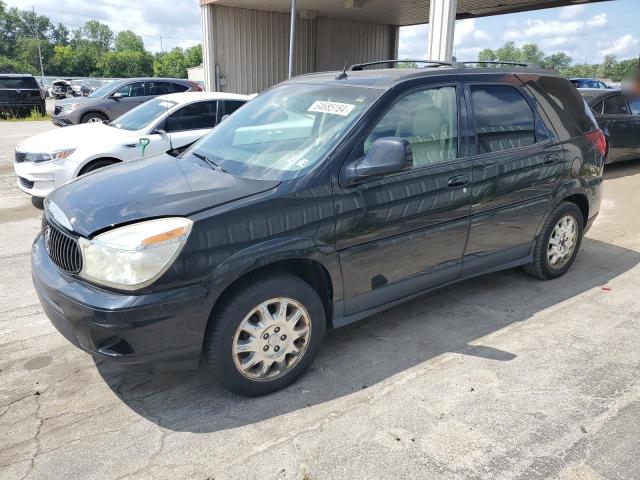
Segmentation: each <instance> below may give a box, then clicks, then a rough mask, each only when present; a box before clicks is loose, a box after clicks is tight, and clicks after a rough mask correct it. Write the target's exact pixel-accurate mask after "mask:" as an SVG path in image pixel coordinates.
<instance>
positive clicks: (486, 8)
mask: <svg viewBox="0 0 640 480" xmlns="http://www.w3.org/2000/svg"><path fill="white" fill-rule="evenodd" d="M603 1H609V0H458V10H457V18H458V19H461V18H474V17H484V16H489V15H499V14H504V13H514V12H524V11H529V10H538V9H541V8H552V7H563V6H567V5H576V4H581V3H595V2H603ZM200 4H201V5H205V4H214V5H224V6H228V7H239V8H248V9H253V10H267V11H274V12H286V13H288V12H289V11H290V9H291V0H200ZM297 9H298V12H300V15H301V16H303V17H314V16H320V17H331V18H342V19H345V20H354V21H359V22H367V23H380V24H386V25H398V26H403V25H415V24H418V23H427V22H428V21H429V0H321V1H319V0H297Z"/></svg>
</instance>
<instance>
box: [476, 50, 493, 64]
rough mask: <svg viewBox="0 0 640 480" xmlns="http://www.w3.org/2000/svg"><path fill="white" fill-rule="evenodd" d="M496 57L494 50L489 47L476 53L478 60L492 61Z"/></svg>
mask: <svg viewBox="0 0 640 480" xmlns="http://www.w3.org/2000/svg"><path fill="white" fill-rule="evenodd" d="M496 59H497V56H496V52H494V51H493V50H491V49H490V48H485V49H484V50H482V51H481V52H480V53H479V54H478V61H479V62H493V61H495V60H496Z"/></svg>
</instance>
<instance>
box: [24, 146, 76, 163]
mask: <svg viewBox="0 0 640 480" xmlns="http://www.w3.org/2000/svg"><path fill="white" fill-rule="evenodd" d="M75 151H76V149H75V148H69V149H67V150H58V151H56V152H51V153H46V152H38V153H27V155H26V157H25V161H26V162H33V163H42V162H51V161H53V160H64V159H65V158H67V157H68V156H70V155H71V154H72V153H73V152H75Z"/></svg>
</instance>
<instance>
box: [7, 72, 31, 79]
mask: <svg viewBox="0 0 640 480" xmlns="http://www.w3.org/2000/svg"><path fill="white" fill-rule="evenodd" d="M0 77H11V78H30V77H33V75H31V74H30V73H0ZM34 78H35V77H34Z"/></svg>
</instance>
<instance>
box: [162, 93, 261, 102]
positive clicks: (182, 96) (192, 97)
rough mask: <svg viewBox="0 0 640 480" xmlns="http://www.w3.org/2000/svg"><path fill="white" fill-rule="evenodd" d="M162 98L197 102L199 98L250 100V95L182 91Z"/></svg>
mask: <svg viewBox="0 0 640 480" xmlns="http://www.w3.org/2000/svg"><path fill="white" fill-rule="evenodd" d="M161 98H166V99H167V100H172V101H174V102H178V103H180V104H181V103H189V102H196V101H198V100H250V99H251V97H250V96H249V95H240V94H239V93H226V92H181V93H170V94H168V95H164V96H162V97H161Z"/></svg>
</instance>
